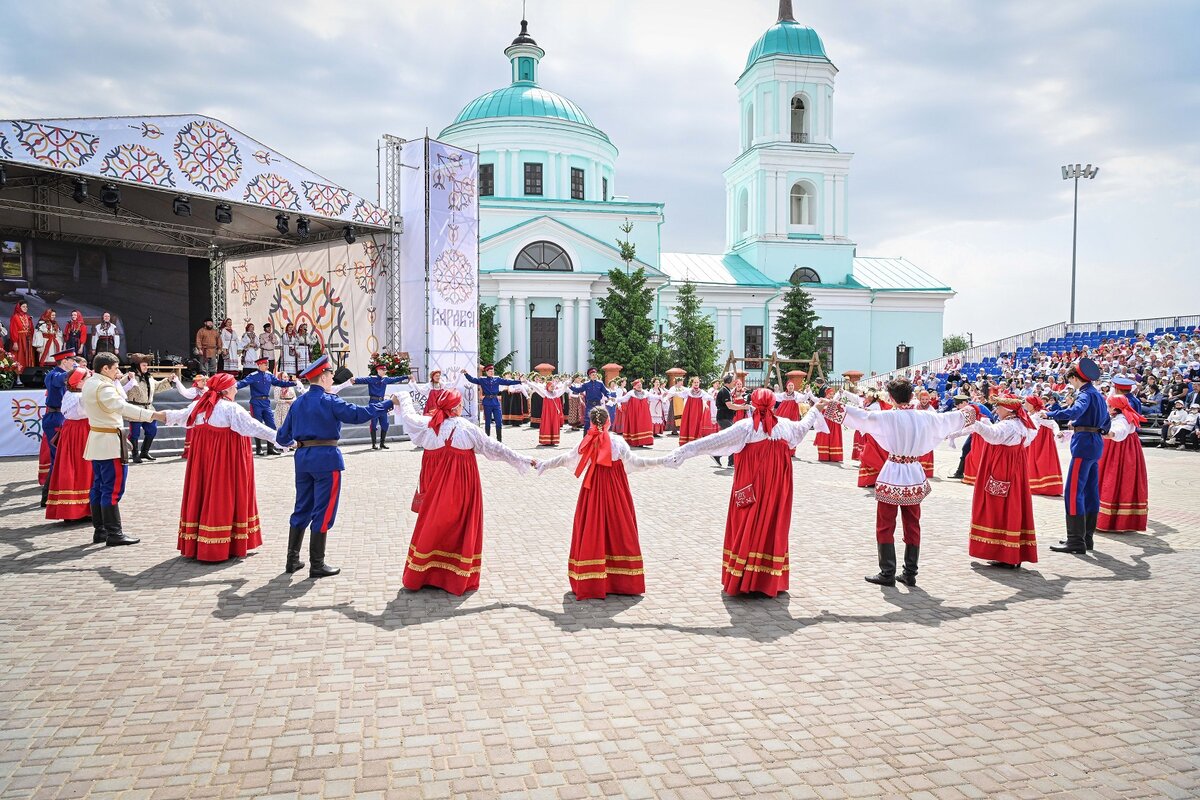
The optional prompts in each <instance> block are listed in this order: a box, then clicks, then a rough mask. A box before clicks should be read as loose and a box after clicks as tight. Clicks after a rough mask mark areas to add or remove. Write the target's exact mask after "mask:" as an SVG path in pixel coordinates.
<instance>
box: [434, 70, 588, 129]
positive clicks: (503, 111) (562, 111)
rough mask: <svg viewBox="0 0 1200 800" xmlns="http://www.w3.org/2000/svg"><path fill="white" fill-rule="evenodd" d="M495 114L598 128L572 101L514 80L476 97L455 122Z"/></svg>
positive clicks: (490, 117)
mask: <svg viewBox="0 0 1200 800" xmlns="http://www.w3.org/2000/svg"><path fill="white" fill-rule="evenodd" d="M495 117H542V118H545V119H561V120H565V121H567V122H577V123H579V124H580V125H586V126H588V127H589V128H595V127H596V125H595V123H593V122H592V120H591V117H589V116H588V115H587V114H585V113H584V111H583V109H582V108H580V107H579V106H577V105H575V103H573V102H572V101H570V100H568V99H567V98H565V97H563V96H562V95H561V94H556V93H554V92H551V91H549V90H547V89H543V88H541V87H539V86H536V85H534V84H532V83H527V82H518V83H514V84H513V85H511V86H505V87H504V88H503V89H496V90H495V91H493V92H488V93H487V94H485V95H482V96H480V97H477V98H475V99H474V100H472V101H471V102H470V103H467V105H466V107H465V108H463V110H462V111H461V112H459V114H458V118H457V119H455V120H454V123H453V124H455V125H457V124H459V123H460V122H470V121H472V120H477V119H492V118H495ZM597 132H599V131H597ZM600 135H601V136H603V135H604V134H603V133H601V134H600ZM605 138H606V139H607V138H608V137H605Z"/></svg>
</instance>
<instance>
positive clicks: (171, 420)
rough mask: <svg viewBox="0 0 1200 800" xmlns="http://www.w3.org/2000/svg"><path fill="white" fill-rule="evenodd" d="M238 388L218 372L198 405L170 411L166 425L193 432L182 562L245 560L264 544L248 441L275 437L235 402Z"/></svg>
mask: <svg viewBox="0 0 1200 800" xmlns="http://www.w3.org/2000/svg"><path fill="white" fill-rule="evenodd" d="M236 384H237V381H236V380H235V379H234V377H233V376H232V375H230V374H229V373H227V372H218V373H217V374H216V375H213V376H212V377H211V378H209V380H208V385H207V387H206V388H205V391H204V394H203V395H202V396H201V397H200V399H199V400H197V401H195V402H194V403H192V404H191V405H190V406H188V407H187V408H182V409H179V410H176V411H168V412H167V424H168V425H187V427H188V428H190V429H192V447H191V457H190V458H188V461H187V468H186V470H185V471H184V475H183V501H182V503H181V505H180V510H179V539H178V543H177V547H178V549H179V552H180V554H182V555H183V557H184V558H194V559H196V560H198V561H227V560H229V559H230V558H244V557H245V555H246V553H248V552H249V551H251V550H253V549H255V548H256V547H258V546H259V545H261V544H262V528H261V526H260V523H259V518H258V497H257V494H256V492H255V485H254V458H253V456H251V454H250V437H258V438H260V439H266V440H267V441H269V442H271V443H272V444H274V443H275V441H276V439H275V436H276V434H275V430H274V429H273V428H268V427H267V426H266V425H264V424H263V423H261V422H259V421H258V420H256V419H254V418H253V417H251V416H250V414H249V412H247V411H246V409H244V408H242V407H241V406H239V405H238V404H237V403H236V402H234V397H235V395H237V385H236Z"/></svg>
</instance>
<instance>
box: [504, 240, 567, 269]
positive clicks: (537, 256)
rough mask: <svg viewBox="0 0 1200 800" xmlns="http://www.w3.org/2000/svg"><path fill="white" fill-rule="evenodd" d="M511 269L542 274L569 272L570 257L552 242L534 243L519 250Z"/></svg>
mask: <svg viewBox="0 0 1200 800" xmlns="http://www.w3.org/2000/svg"><path fill="white" fill-rule="evenodd" d="M513 269H517V270H532V271H542V272H547V271H548V272H571V271H572V270H573V269H574V268H573V267H572V266H571V257H570V256H568V255H567V252H566V251H565V250H563V249H562V248H561V247H559V246H558V245H556V244H554V242H534V243H533V244H527V245H525V247H523V248H521V252H520V253H517V260H516V262H515V263H513Z"/></svg>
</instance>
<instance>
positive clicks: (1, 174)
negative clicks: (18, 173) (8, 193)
mask: <svg viewBox="0 0 1200 800" xmlns="http://www.w3.org/2000/svg"><path fill="white" fill-rule="evenodd" d="M6 183H8V172H7V171H5V169H4V165H3V164H0V189H3V188H4V185H5V184H6Z"/></svg>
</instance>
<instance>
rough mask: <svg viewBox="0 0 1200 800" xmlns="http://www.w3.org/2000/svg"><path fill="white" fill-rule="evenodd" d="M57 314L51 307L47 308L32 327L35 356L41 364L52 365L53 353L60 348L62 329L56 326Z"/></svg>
mask: <svg viewBox="0 0 1200 800" xmlns="http://www.w3.org/2000/svg"><path fill="white" fill-rule="evenodd" d="M57 316H58V315H57V314H55V312H54V309H53V308H47V309H46V310H45V311H43V312H42V316H41V317H40V318H39V319H38V321H37V326H36V327H35V328H34V333H33V344H34V348H35V349H36V350H37V353H36V354H35V357H36V358H37V362H38V363H39V364H41V365H42V366H45V367H49V366H53V365H54V354H55V353H57V352H59V351H60V350H62V329H61V328H59V327H58V319H57Z"/></svg>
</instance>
